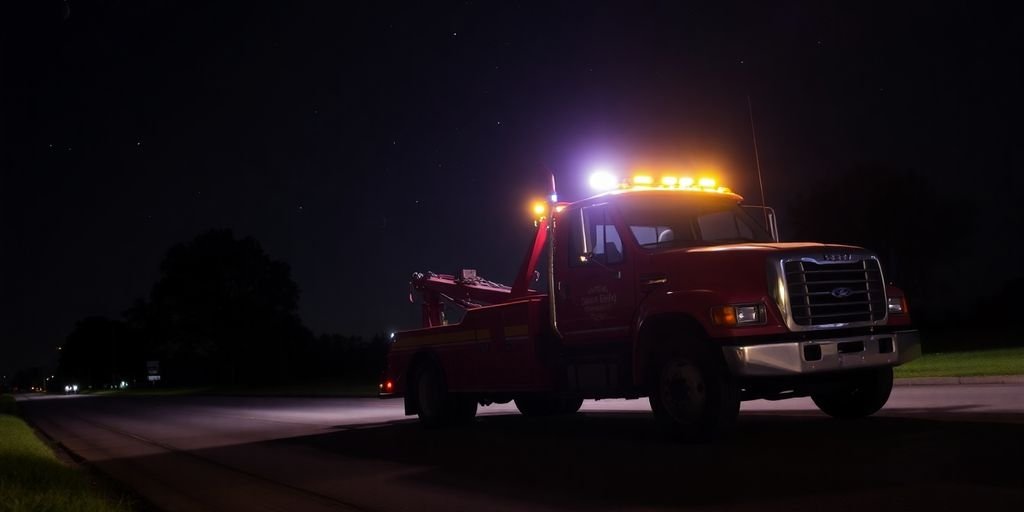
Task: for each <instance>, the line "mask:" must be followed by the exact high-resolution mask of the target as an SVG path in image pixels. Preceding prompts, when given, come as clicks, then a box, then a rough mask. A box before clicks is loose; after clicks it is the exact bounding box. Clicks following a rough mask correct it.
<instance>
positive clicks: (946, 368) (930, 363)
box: [896, 347, 1024, 378]
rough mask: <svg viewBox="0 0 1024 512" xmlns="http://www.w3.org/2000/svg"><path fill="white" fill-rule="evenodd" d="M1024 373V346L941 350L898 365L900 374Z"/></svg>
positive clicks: (911, 375)
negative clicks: (957, 350) (960, 350)
mask: <svg viewBox="0 0 1024 512" xmlns="http://www.w3.org/2000/svg"><path fill="white" fill-rule="evenodd" d="M1021 374H1024V347H1018V348H1001V349H992V350H976V351H971V352H941V353H936V354H925V355H924V356H922V357H921V358H920V359H916V360H914V361H911V362H909V363H907V364H905V365H903V366H898V367H896V377H897V378H910V377H976V376H984V375H1021Z"/></svg>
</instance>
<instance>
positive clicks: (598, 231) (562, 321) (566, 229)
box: [555, 203, 636, 345]
mask: <svg viewBox="0 0 1024 512" xmlns="http://www.w3.org/2000/svg"><path fill="white" fill-rule="evenodd" d="M566 214H567V216H566V217H564V218H563V219H562V220H561V227H562V228H563V229H560V230H559V231H558V235H557V238H556V249H555V261H556V265H555V266H556V275H555V277H556V279H555V287H556V290H555V298H556V301H557V302H556V305H557V315H558V316H557V319H558V326H559V331H560V332H561V333H562V336H563V339H564V341H565V343H566V344H567V345H581V344H587V345H595V344H605V343H615V342H628V340H629V337H630V330H631V325H632V319H633V312H634V309H635V303H636V302H635V297H634V282H635V279H634V278H633V262H632V261H631V257H630V255H629V254H627V253H626V252H625V251H626V247H627V246H626V244H624V243H623V241H622V240H623V235H624V232H623V230H622V229H621V227H620V226H617V225H616V222H615V221H616V219H615V215H614V210H613V209H612V207H611V205H610V204H609V203H601V204H594V205H589V206H584V207H581V208H579V209H573V210H568V211H566Z"/></svg>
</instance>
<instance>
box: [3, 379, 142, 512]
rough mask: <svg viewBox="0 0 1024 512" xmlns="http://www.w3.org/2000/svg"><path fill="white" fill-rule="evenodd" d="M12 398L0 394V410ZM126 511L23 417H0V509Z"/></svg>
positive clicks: (123, 504) (8, 406)
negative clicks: (59, 454) (68, 462)
mask: <svg viewBox="0 0 1024 512" xmlns="http://www.w3.org/2000/svg"><path fill="white" fill-rule="evenodd" d="M12 408H13V397H10V396H0V411H2V412H4V413H6V412H8V411H10V410H11V409H12ZM23 510H24V511H48V510H53V511H84V512H93V511H122V510H123V511H128V510H131V508H130V506H129V504H128V502H127V501H126V500H125V499H123V498H122V499H119V500H115V499H112V498H111V497H110V496H108V495H107V494H106V493H104V492H103V491H102V490H101V489H99V488H98V487H97V486H96V485H95V484H94V483H92V482H91V481H90V479H89V475H88V473H86V472H84V471H81V470H79V469H76V468H74V467H71V466H68V465H66V464H64V463H62V462H61V461H60V460H58V459H57V456H56V455H54V453H53V451H52V450H51V449H50V448H49V447H48V446H46V444H44V443H43V442H42V441H41V440H40V439H39V438H38V437H36V434H35V432H33V431H32V428H31V427H29V426H28V425H27V424H26V423H25V422H24V421H22V420H21V418H18V417H17V416H13V415H11V414H0V511H12V512H13V511H23Z"/></svg>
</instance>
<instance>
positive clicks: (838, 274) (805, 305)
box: [783, 258, 886, 327]
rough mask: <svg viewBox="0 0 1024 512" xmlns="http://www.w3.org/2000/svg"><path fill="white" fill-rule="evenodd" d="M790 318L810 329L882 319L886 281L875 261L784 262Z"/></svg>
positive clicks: (805, 260) (884, 307)
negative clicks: (790, 311) (790, 309)
mask: <svg viewBox="0 0 1024 512" xmlns="http://www.w3.org/2000/svg"><path fill="white" fill-rule="evenodd" d="M783 270H784V272H785V274H786V291H787V292H788V294H789V301H790V307H791V308H792V313H791V314H792V319H793V322H794V323H795V324H797V325H801V326H807V327H813V326H822V325H833V324H851V323H859V322H874V321H878V320H883V319H885V315H886V301H885V282H884V281H883V280H882V270H881V268H880V267H879V265H878V260H877V259H874V258H864V259H862V260H860V261H853V262H841V263H832V262H828V263H825V262H816V261H808V260H807V259H801V260H793V261H786V262H784V263H783Z"/></svg>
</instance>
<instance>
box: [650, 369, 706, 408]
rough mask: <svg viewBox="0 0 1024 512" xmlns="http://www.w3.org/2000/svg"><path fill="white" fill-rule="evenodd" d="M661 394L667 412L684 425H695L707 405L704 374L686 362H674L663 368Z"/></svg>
mask: <svg viewBox="0 0 1024 512" xmlns="http://www.w3.org/2000/svg"><path fill="white" fill-rule="evenodd" d="M659 393H660V394H661V403H662V404H663V405H664V406H665V412H667V413H668V414H669V415H671V416H672V418H673V419H675V420H676V421H677V422H680V423H684V424H690V423H694V422H695V421H696V420H697V419H698V418H699V417H700V416H701V414H702V411H703V409H704V406H705V404H706V403H707V383H706V382H705V381H704V374H703V372H701V371H700V368H698V367H697V366H695V365H694V364H693V363H691V362H689V361H685V360H679V361H672V362H671V363H669V364H666V365H665V366H664V367H663V368H662V372H661V381H660V385H659Z"/></svg>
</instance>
